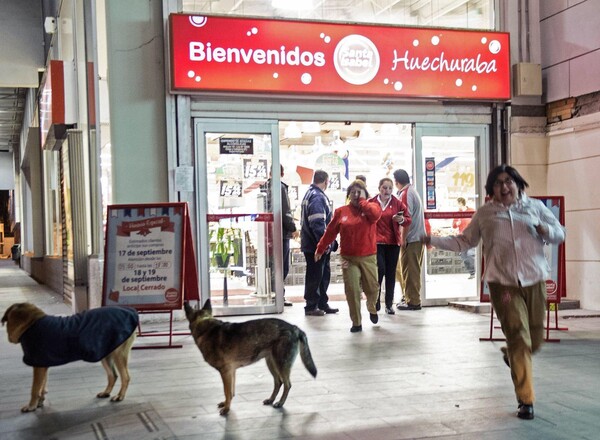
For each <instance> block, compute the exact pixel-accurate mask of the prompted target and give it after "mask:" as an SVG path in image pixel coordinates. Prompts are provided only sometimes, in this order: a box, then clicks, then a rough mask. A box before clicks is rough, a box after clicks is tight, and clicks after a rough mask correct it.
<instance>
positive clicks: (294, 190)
mask: <svg viewBox="0 0 600 440" xmlns="http://www.w3.org/2000/svg"><path fill="white" fill-rule="evenodd" d="M288 196H289V197H290V200H298V187H297V186H290V187H288Z"/></svg>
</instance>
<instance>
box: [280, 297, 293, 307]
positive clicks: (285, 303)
mask: <svg viewBox="0 0 600 440" xmlns="http://www.w3.org/2000/svg"><path fill="white" fill-rule="evenodd" d="M283 305H284V306H285V307H292V306H293V305H294V303H293V302H291V301H288V300H287V299H285V298H283Z"/></svg>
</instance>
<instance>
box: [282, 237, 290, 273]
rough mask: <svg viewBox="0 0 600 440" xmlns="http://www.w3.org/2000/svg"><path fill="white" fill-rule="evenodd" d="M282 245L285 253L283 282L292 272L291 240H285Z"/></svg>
mask: <svg viewBox="0 0 600 440" xmlns="http://www.w3.org/2000/svg"><path fill="white" fill-rule="evenodd" d="M281 245H282V251H283V281H285V279H286V278H287V276H288V273H289V272H290V239H289V238H284V239H283V240H282V242H281Z"/></svg>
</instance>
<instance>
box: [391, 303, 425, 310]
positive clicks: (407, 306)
mask: <svg viewBox="0 0 600 440" xmlns="http://www.w3.org/2000/svg"><path fill="white" fill-rule="evenodd" d="M396 308H397V309H398V310H421V306H420V305H418V306H413V305H412V304H404V303H398V304H396Z"/></svg>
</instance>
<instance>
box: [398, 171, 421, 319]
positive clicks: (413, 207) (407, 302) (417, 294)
mask: <svg viewBox="0 0 600 440" xmlns="http://www.w3.org/2000/svg"><path fill="white" fill-rule="evenodd" d="M394 181H395V182H394V183H395V184H396V188H397V189H398V198H399V199H400V200H401V201H402V202H403V203H404V204H405V205H406V206H407V207H408V214H409V215H410V217H411V223H410V225H403V237H404V243H403V244H402V247H401V248H400V263H399V264H398V266H397V269H396V277H397V278H398V280H399V281H400V287H402V300H401V301H400V302H399V303H398V304H397V305H396V308H397V309H398V310H421V267H422V266H423V244H422V243H421V237H422V236H423V235H425V219H424V217H423V203H422V202H421V198H420V197H419V193H417V191H416V190H415V189H414V188H413V186H412V185H411V184H410V179H409V177H408V173H407V172H406V171H405V170H403V169H397V170H396V171H394Z"/></svg>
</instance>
